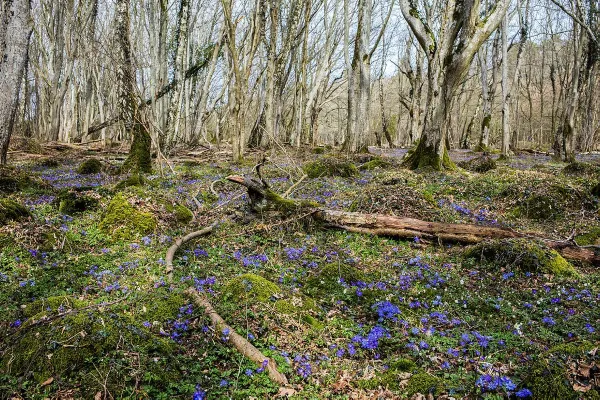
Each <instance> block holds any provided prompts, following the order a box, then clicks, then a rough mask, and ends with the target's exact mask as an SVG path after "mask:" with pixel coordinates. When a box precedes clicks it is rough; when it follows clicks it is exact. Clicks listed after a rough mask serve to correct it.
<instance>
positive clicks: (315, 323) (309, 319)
mask: <svg viewBox="0 0 600 400" xmlns="http://www.w3.org/2000/svg"><path fill="white" fill-rule="evenodd" d="M302 321H304V322H306V323H307V324H308V325H310V326H311V327H312V328H313V329H316V330H318V331H321V330H323V329H325V325H324V324H323V323H322V322H321V321H319V320H318V319H316V318H315V317H313V316H312V315H308V314H304V315H303V316H302Z"/></svg>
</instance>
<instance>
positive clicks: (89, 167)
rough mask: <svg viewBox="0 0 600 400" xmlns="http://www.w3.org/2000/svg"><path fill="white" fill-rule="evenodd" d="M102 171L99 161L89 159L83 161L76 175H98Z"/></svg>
mask: <svg viewBox="0 0 600 400" xmlns="http://www.w3.org/2000/svg"><path fill="white" fill-rule="evenodd" d="M101 171H102V163H101V162H100V160H97V159H95V158H90V159H88V160H85V161H84V162H82V163H81V164H79V167H78V168H77V173H78V174H81V175H91V174H99V173H100V172H101Z"/></svg>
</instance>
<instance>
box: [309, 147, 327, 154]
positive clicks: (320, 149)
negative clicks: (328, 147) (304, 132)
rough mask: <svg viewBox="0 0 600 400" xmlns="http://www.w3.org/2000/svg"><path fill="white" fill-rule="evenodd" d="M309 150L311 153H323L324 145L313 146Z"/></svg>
mask: <svg viewBox="0 0 600 400" xmlns="http://www.w3.org/2000/svg"><path fill="white" fill-rule="evenodd" d="M311 152H312V153H313V154H325V147H314V148H313V149H312V150H311Z"/></svg>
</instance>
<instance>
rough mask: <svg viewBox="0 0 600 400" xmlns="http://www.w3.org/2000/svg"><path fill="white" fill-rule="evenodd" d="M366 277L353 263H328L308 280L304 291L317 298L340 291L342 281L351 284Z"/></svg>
mask: <svg viewBox="0 0 600 400" xmlns="http://www.w3.org/2000/svg"><path fill="white" fill-rule="evenodd" d="M364 279H365V275H364V273H363V272H362V271H360V270H359V269H357V268H355V267H353V266H351V265H347V264H340V265H338V264H327V265H326V266H324V267H323V268H322V269H321V270H320V271H319V273H317V274H316V275H314V276H312V277H310V278H309V279H308V280H307V282H306V285H304V291H305V292H306V293H307V294H308V295H310V296H312V297H315V298H316V297H321V296H323V295H327V294H331V293H335V292H337V291H339V290H340V289H341V288H342V286H341V283H342V282H346V283H348V284H350V283H353V282H358V281H364Z"/></svg>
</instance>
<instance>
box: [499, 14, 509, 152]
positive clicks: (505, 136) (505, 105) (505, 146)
mask: <svg viewBox="0 0 600 400" xmlns="http://www.w3.org/2000/svg"><path fill="white" fill-rule="evenodd" d="M501 29H502V145H501V148H500V154H501V156H502V157H503V158H507V157H508V156H509V150H510V106H509V98H508V96H509V93H508V39H507V35H508V33H507V31H508V15H506V14H505V15H504V21H503V22H502V28H501Z"/></svg>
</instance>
